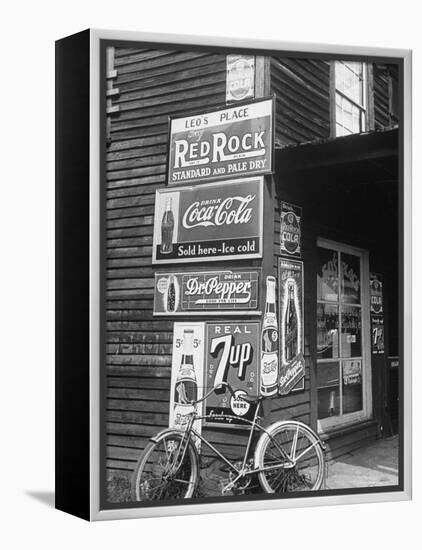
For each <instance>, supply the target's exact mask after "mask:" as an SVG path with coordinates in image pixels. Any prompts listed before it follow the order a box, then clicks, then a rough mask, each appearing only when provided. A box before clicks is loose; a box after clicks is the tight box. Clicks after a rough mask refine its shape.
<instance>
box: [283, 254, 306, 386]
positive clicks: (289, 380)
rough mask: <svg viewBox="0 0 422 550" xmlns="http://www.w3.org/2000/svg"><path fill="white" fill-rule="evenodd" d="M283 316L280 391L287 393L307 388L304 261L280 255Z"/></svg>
mask: <svg viewBox="0 0 422 550" xmlns="http://www.w3.org/2000/svg"><path fill="white" fill-rule="evenodd" d="M278 285H279V316H280V379H279V384H278V391H279V394H280V395H287V394H288V393H290V392H291V391H292V390H293V389H294V390H303V389H304V384H305V381H304V377H305V359H304V357H303V351H304V337H303V263H302V262H300V261H297V260H288V259H284V258H279V259H278Z"/></svg>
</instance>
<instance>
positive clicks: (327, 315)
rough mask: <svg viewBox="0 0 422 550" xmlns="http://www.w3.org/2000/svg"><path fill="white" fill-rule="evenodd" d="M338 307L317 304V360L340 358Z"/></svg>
mask: <svg viewBox="0 0 422 550" xmlns="http://www.w3.org/2000/svg"><path fill="white" fill-rule="evenodd" d="M338 334H339V326H338V306H337V305H336V304H317V359H335V358H337V357H338V356H339V340H338Z"/></svg>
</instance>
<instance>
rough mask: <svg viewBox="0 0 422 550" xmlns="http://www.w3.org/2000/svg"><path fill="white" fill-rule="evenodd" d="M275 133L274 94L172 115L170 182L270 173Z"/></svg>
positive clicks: (196, 181)
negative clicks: (212, 109) (196, 112)
mask: <svg viewBox="0 0 422 550" xmlns="http://www.w3.org/2000/svg"><path fill="white" fill-rule="evenodd" d="M273 133H274V129H273V99H272V98H270V99H262V100H259V101H258V100H257V101H254V102H249V103H246V104H242V105H236V106H231V107H226V108H223V109H219V110H216V111H212V112H208V113H204V112H201V113H199V114H197V115H190V116H183V117H174V118H171V119H170V150H169V165H168V184H169V185H178V184H179V185H180V184H183V183H190V184H192V183H198V182H205V181H211V180H221V179H224V180H227V179H228V178H233V177H239V176H245V175H261V174H269V173H271V172H272V162H273V151H272V150H273V141H274V140H273ZM227 183H228V182H227V181H226V184H227Z"/></svg>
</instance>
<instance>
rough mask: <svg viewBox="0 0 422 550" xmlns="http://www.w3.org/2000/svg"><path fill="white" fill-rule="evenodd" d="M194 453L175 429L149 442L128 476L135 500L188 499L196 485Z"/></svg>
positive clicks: (189, 444) (196, 473)
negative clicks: (131, 473) (129, 476)
mask: <svg viewBox="0 0 422 550" xmlns="http://www.w3.org/2000/svg"><path fill="white" fill-rule="evenodd" d="M198 472H199V468H198V454H197V452H196V448H195V446H194V444H193V443H192V441H191V440H188V441H186V438H183V434H181V433H180V432H178V431H169V432H164V433H162V434H161V435H158V436H157V438H156V439H155V440H154V441H153V442H151V443H149V444H148V445H147V446H146V448H145V450H144V452H143V454H142V455H141V457H140V458H139V460H138V463H137V465H136V467H135V470H134V472H133V476H132V498H133V500H136V501H145V500H169V499H181V498H191V497H192V496H193V494H194V492H195V489H196V486H197V484H198Z"/></svg>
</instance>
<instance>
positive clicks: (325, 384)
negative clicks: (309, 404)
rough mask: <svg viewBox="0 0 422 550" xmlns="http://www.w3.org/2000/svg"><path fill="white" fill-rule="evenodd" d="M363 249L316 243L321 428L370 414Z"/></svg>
mask: <svg viewBox="0 0 422 550" xmlns="http://www.w3.org/2000/svg"><path fill="white" fill-rule="evenodd" d="M367 266H368V262H367V253H366V252H365V251H359V250H356V249H353V248H351V247H348V246H346V245H340V244H338V243H332V242H330V241H322V240H320V241H319V242H318V268H317V397H318V422H319V428H320V430H324V429H326V428H330V427H334V426H337V425H340V424H346V423H349V422H352V421H353V422H354V421H357V420H360V419H362V418H365V417H368V415H369V409H370V407H369V401H368V400H369V399H370V396H369V395H370V389H369V388H370V383H369V380H370V361H369V359H370V351H369V349H368V347H369V335H370V328H369V302H368V300H369V295H368V292H367V291H366V292H365V291H364V289H365V288H366V286H367V285H369V283H368V273H367Z"/></svg>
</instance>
